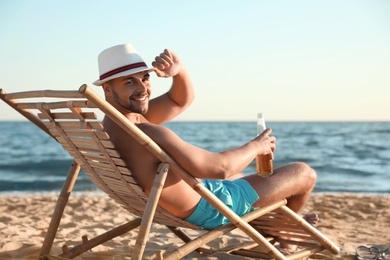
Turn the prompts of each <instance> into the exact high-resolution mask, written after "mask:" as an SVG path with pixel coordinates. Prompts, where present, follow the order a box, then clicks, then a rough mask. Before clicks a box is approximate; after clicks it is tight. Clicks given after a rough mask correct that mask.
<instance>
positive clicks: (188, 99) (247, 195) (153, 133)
mask: <svg viewBox="0 0 390 260" xmlns="http://www.w3.org/2000/svg"><path fill="white" fill-rule="evenodd" d="M152 66H153V67H154V68H149V67H147V66H146V64H145V62H144V61H143V60H142V58H141V57H140V56H139V55H138V53H137V52H136V51H135V50H134V49H133V47H132V46H131V45H130V44H124V45H118V46H114V47H112V48H109V49H107V50H105V51H103V52H102V53H101V54H100V55H99V73H100V78H99V80H97V81H95V82H94V84H95V85H99V86H100V85H101V86H102V87H103V90H104V94H105V97H106V100H107V101H108V102H109V103H110V104H112V105H113V106H114V107H115V108H117V109H118V110H119V111H120V112H121V113H122V114H123V115H125V116H126V117H127V118H128V119H129V120H130V121H131V122H133V123H134V124H136V125H137V126H138V127H139V128H140V129H141V130H142V131H143V132H145V133H146V134H147V135H148V136H150V137H151V138H152V139H153V140H154V141H155V142H156V143H157V144H158V145H159V146H161V147H162V148H163V149H164V150H165V151H166V152H167V153H168V154H169V155H170V156H171V157H172V158H173V159H174V160H175V161H177V163H179V164H180V165H181V166H182V167H183V168H184V169H185V170H186V171H188V172H189V173H190V174H191V175H193V176H194V177H196V178H199V179H201V180H202V182H203V184H204V185H205V186H206V187H207V188H208V189H210V190H211V191H212V192H213V193H214V194H215V195H216V196H217V197H219V198H220V199H221V200H222V201H223V202H224V203H225V204H227V205H228V206H229V207H231V208H232V209H233V211H235V212H236V213H237V214H238V215H243V214H245V213H247V212H249V211H251V210H253V208H255V207H262V206H265V205H269V204H271V203H274V202H276V201H279V200H281V199H284V198H287V200H288V204H287V206H288V207H290V208H291V209H292V210H294V211H295V212H299V211H300V210H301V209H302V208H303V207H304V205H305V204H306V202H307V200H308V199H309V197H310V194H311V192H312V190H313V187H314V185H315V181H316V174H315V172H314V170H313V169H311V168H310V167H309V166H308V165H306V164H304V163H292V164H288V165H285V166H282V167H279V168H276V169H274V174H273V175H271V176H269V177H265V178H263V177H259V176H257V175H256V174H254V175H249V176H244V175H243V174H241V171H242V170H243V169H244V168H245V167H247V166H248V165H249V164H250V163H251V162H252V160H253V159H254V158H255V157H256V156H257V155H260V156H269V155H270V154H271V155H272V154H273V152H274V151H275V149H276V145H275V141H276V139H275V137H273V136H271V135H270V134H271V129H266V130H265V131H264V132H263V133H262V134H261V135H260V136H258V137H256V138H254V139H253V140H251V141H250V142H248V143H246V144H243V145H242V146H241V147H237V148H235V149H230V150H226V151H222V152H220V153H213V152H210V151H206V150H204V149H201V148H199V147H195V146H193V145H191V144H189V143H186V142H185V141H183V140H181V139H180V138H179V137H178V136H177V135H176V134H175V133H173V132H172V131H171V130H169V129H167V128H165V127H163V126H161V124H163V123H165V122H168V121H170V120H171V119H172V118H174V117H176V116H177V115H179V114H180V113H182V112H183V111H184V110H185V109H186V108H187V107H188V106H189V105H190V104H191V103H192V101H193V99H194V90H193V85H192V82H191V79H190V77H189V75H188V73H187V71H186V69H185V67H184V65H183V64H182V62H181V60H180V58H179V57H178V56H177V55H176V54H175V53H173V52H172V51H170V50H164V52H163V53H161V54H160V55H159V56H157V57H156V58H155V61H154V62H153V63H152ZM152 71H154V72H155V73H156V74H157V76H159V77H172V79H173V83H172V86H171V88H170V89H169V91H168V92H167V93H165V94H163V95H161V96H159V97H156V98H154V99H150V97H151V92H152V87H151V83H150V75H149V73H150V72H152ZM103 124H104V127H105V129H106V131H107V132H108V133H109V134H110V138H111V140H112V141H113V143H114V144H115V147H116V149H117V150H118V151H119V152H120V154H121V156H122V158H123V159H124V160H125V161H126V163H127V165H128V166H129V168H130V170H131V172H132V173H133V175H134V176H135V178H136V179H137V182H138V183H139V185H140V186H141V187H142V188H143V189H144V191H145V192H146V193H147V194H149V192H150V190H151V187H152V183H153V179H154V176H155V172H156V169H157V166H158V165H159V163H160V161H159V160H158V159H157V158H155V157H154V156H153V155H152V154H151V153H150V152H149V151H147V150H146V149H145V148H144V147H143V146H141V145H140V144H138V143H137V142H136V141H135V140H133V139H132V138H130V137H129V136H128V135H127V134H126V133H125V132H124V131H123V130H122V129H121V128H120V127H119V126H117V125H116V124H115V123H114V122H113V121H111V119H109V118H108V117H105V118H104V120H103ZM159 205H160V206H161V207H163V208H165V209H166V210H167V211H169V212H170V213H172V214H173V215H175V216H177V217H179V218H182V219H185V220H186V221H188V222H191V223H194V224H196V225H199V226H203V227H205V228H207V229H212V228H215V227H217V226H219V225H222V224H225V223H226V222H228V220H227V219H226V218H225V217H224V216H223V215H222V214H220V213H219V212H218V211H216V210H215V209H214V208H213V207H212V206H211V205H210V204H208V203H207V202H206V201H205V200H204V199H201V197H200V195H199V194H198V193H197V192H195V191H194V190H193V189H192V188H190V187H189V185H188V184H187V183H185V182H184V181H183V180H182V179H181V178H180V177H179V176H178V175H177V174H175V173H174V172H172V170H171V171H170V172H169V174H168V177H167V179H166V183H165V186H164V188H163V191H162V194H161V198H160V202H159ZM305 218H306V219H307V220H308V221H309V222H310V223H313V224H315V223H316V222H317V221H318V217H317V215H308V216H306V217H305Z"/></svg>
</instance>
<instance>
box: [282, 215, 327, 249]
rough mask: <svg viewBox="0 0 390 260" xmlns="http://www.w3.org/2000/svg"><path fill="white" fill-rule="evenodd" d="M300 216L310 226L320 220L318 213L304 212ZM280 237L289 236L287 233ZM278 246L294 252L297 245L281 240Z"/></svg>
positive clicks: (286, 237)
mask: <svg viewBox="0 0 390 260" xmlns="http://www.w3.org/2000/svg"><path fill="white" fill-rule="evenodd" d="M302 218H303V219H304V220H306V221H307V223H309V224H310V225H312V226H316V225H317V224H318V222H319V220H320V218H319V217H318V214H316V213H308V214H305V215H303V216H302ZM281 239H287V240H288V239H289V238H288V235H287V236H285V237H281ZM280 246H281V248H283V249H286V250H288V251H290V252H294V251H296V250H297V248H298V246H297V245H291V244H289V243H288V242H282V241H281V242H280Z"/></svg>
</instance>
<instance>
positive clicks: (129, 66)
mask: <svg viewBox="0 0 390 260" xmlns="http://www.w3.org/2000/svg"><path fill="white" fill-rule="evenodd" d="M98 63H99V75H100V77H99V79H98V80H96V81H95V82H93V84H94V85H96V86H101V85H102V84H103V83H104V82H106V81H109V80H110V79H114V78H118V77H122V76H127V75H131V74H135V73H137V72H140V71H153V70H154V68H149V67H148V66H146V63H145V62H144V60H143V59H142V58H141V56H140V55H139V54H138V53H137V51H136V50H135V49H134V48H133V46H132V45H131V44H130V43H126V44H121V45H117V46H114V47H111V48H108V49H106V50H104V51H102V52H101V53H100V54H99V57H98Z"/></svg>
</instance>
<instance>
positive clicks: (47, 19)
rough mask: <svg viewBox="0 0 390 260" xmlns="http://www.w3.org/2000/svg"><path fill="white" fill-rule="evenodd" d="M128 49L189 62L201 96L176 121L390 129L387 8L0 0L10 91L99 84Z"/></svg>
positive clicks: (159, 87)
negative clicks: (103, 57) (105, 62)
mask: <svg viewBox="0 0 390 260" xmlns="http://www.w3.org/2000/svg"><path fill="white" fill-rule="evenodd" d="M128 42H130V43H132V45H133V46H134V47H135V49H136V50H137V51H138V52H139V53H140V54H141V56H142V57H143V58H144V60H145V61H146V62H147V63H148V64H149V65H150V64H151V62H152V61H153V60H154V57H155V56H157V55H159V54H160V53H161V52H162V51H163V50H164V48H168V49H170V50H172V51H174V52H175V53H177V54H178V55H179V56H180V57H181V59H182V60H183V62H184V64H185V67H186V68H187V70H188V71H189V73H190V75H191V78H192V80H193V82H194V86H195V94H196V98H195V100H194V102H193V104H192V105H191V107H190V108H188V109H187V110H186V111H185V112H184V113H183V114H181V115H180V116H179V117H177V118H176V119H175V120H177V121H210V120H212V121H254V120H256V115H257V113H259V112H262V113H264V115H265V117H266V120H270V121H390V1H389V0H382V1H380V0H366V1H361V0H344V1H339V0H327V1H321V0H319V1H312V0H307V1H303V0H296V1H287V0H286V1H281V0H275V1H261V0H251V1H245V0H242V1H230V0H223V1H217V0H215V1H209V0H197V1H180V0H175V1H169V0H167V1H157V0H150V1H130V0H126V1H118V0H113V1H103V0H93V1H92V0H83V1H76V0H67V1H62V0H58V1H52V0H34V1H29V0H25V1H22V0H0V88H3V89H4V90H5V91H6V92H18V91H26V90H38V89H55V90H77V89H78V88H79V87H80V86H81V85H82V84H84V83H86V84H88V85H91V86H92V82H93V81H95V80H96V79H97V78H98V76H99V75H98V67H97V56H98V55H99V53H100V52H101V51H102V50H104V49H106V48H109V47H111V46H114V45H117V44H123V43H128ZM151 80H152V85H153V96H158V95H160V94H162V93H164V92H166V91H167V90H168V89H169V87H170V85H171V79H162V78H158V77H157V76H156V75H152V77H151ZM93 88H94V89H96V91H97V92H98V93H99V94H101V95H103V92H102V91H101V89H100V88H99V87H95V86H93ZM21 119H22V117H21V116H20V115H18V113H17V112H14V111H13V110H12V109H11V108H9V107H8V106H7V105H6V104H5V103H3V102H0V120H21Z"/></svg>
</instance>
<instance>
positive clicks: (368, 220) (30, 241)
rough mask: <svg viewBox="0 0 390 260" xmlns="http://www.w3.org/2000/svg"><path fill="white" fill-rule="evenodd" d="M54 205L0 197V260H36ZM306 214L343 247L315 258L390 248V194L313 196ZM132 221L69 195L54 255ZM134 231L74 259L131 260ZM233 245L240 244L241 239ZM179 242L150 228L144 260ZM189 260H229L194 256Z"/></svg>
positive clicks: (90, 198) (110, 205)
mask: <svg viewBox="0 0 390 260" xmlns="http://www.w3.org/2000/svg"><path fill="white" fill-rule="evenodd" d="M55 202H56V194H54V193H51V194H34V195H2V196H0V259H37V256H38V254H39V251H40V246H41V244H42V242H43V239H44V235H45V233H46V229H47V227H48V224H49V221H50V216H51V214H52V213H53V209H54V205H55ZM305 212H317V213H318V214H319V216H320V223H319V225H318V229H319V230H320V231H322V232H323V233H324V234H325V235H326V236H328V237H329V238H330V239H332V240H333V241H334V242H335V243H336V244H337V245H339V246H340V247H341V253H340V254H339V255H337V256H333V255H331V254H330V253H326V252H323V253H320V254H318V255H316V256H313V259H353V258H354V255H355V250H356V248H357V247H358V246H360V245H364V246H372V245H379V246H381V247H382V248H387V247H390V195H363V194H315V195H313V197H312V198H311V200H310V201H309V203H308V205H307V207H306V208H305ZM133 218H134V216H132V215H131V214H129V213H128V212H127V211H125V210H123V209H122V208H120V207H119V206H117V204H116V203H114V202H113V201H112V200H110V199H108V197H107V196H106V195H104V194H98V195H97V194H91V193H79V194H74V195H73V194H72V196H71V198H70V201H69V204H68V207H67V208H66V210H65V214H64V216H63V219H62V222H61V225H60V229H59V231H58V233H57V237H56V240H55V241H54V245H53V249H52V252H54V253H58V254H59V253H61V247H62V246H63V245H64V244H67V245H73V244H75V243H78V242H79V241H81V237H82V236H83V235H87V236H88V237H93V236H94V235H97V234H100V233H102V232H104V231H105V230H106V229H108V228H110V227H112V226H113V225H118V224H122V223H125V222H126V221H129V220H131V219H133ZM137 232H138V229H136V230H133V231H131V232H129V233H127V234H125V235H123V236H121V237H117V238H115V239H114V240H112V241H109V242H106V243H105V244H103V245H100V246H98V247H96V248H94V249H93V250H92V251H91V252H86V253H85V254H84V255H82V256H80V257H78V258H76V259H130V255H131V250H132V245H134V242H135V241H134V237H135V234H136V233H137ZM228 240H229V239H225V238H221V239H220V241H219V243H227V242H231V241H228ZM235 240H237V241H238V242H239V237H238V238H235ZM178 243H180V240H179V239H177V238H176V237H175V236H174V235H173V234H171V233H170V231H169V230H168V229H167V228H165V227H164V226H161V225H154V226H153V228H152V232H151V235H150V239H149V242H148V247H149V249H147V251H146V252H145V259H153V258H154V255H155V253H156V252H157V251H159V250H170V249H171V248H172V247H173V246H175V245H176V244H178ZM188 259H233V258H227V257H226V256H224V255H214V256H209V257H204V256H201V255H199V254H197V253H192V254H191V255H190V256H189V257H188ZM234 259H237V258H234Z"/></svg>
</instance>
